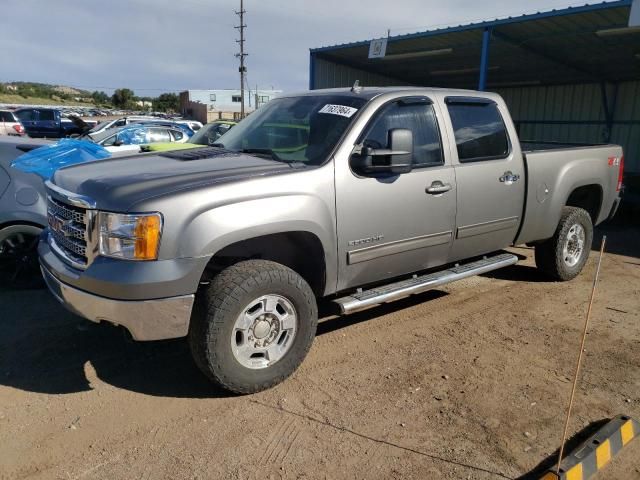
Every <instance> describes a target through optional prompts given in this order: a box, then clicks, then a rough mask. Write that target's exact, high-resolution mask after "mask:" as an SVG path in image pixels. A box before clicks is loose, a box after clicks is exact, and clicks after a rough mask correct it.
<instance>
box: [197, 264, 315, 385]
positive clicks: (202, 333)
mask: <svg viewBox="0 0 640 480" xmlns="http://www.w3.org/2000/svg"><path fill="white" fill-rule="evenodd" d="M317 322H318V312H317V306H316V301H315V296H314V294H313V292H312V291H311V288H310V287H309V285H308V284H307V282H306V281H305V280H304V279H303V278H302V277H300V275H298V274H297V273H296V272H294V271H293V270H291V269H290V268H287V267H285V266H283V265H280V264H278V263H275V262H271V261H266V260H249V261H244V262H240V263H237V264H235V265H233V266H231V267H229V268H227V269H225V270H223V271H222V272H221V273H220V274H218V275H217V276H216V277H215V278H214V279H213V280H212V282H211V284H210V285H208V286H207V287H205V288H204V289H203V290H202V291H201V292H199V293H198V296H197V298H196V305H195V308H194V312H193V315H192V318H191V327H190V330H189V343H190V345H191V352H192V354H193V357H194V360H195V362H196V364H197V365H198V366H199V367H200V369H201V370H202V371H203V372H204V373H205V374H206V375H207V376H208V377H209V378H210V379H211V380H213V381H214V382H215V383H216V384H218V385H220V386H222V387H223V388H225V389H227V390H230V391H232V392H236V393H254V392H258V391H261V390H265V389H267V388H270V387H272V386H274V385H276V384H278V383H280V382H282V381H283V380H284V379H285V378H287V377H288V376H289V375H291V374H292V373H293V372H294V371H295V370H296V369H297V368H298V366H299V365H300V364H301V363H302V361H303V360H304V358H305V357H306V355H307V352H308V351H309V348H310V347H311V343H312V342H313V338H314V336H315V332H316V326H317Z"/></svg>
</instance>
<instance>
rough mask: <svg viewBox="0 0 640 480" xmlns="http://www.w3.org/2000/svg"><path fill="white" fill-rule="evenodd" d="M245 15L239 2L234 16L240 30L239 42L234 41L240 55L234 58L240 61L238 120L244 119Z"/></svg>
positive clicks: (241, 1) (242, 3) (241, 0)
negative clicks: (238, 20)
mask: <svg viewBox="0 0 640 480" xmlns="http://www.w3.org/2000/svg"><path fill="white" fill-rule="evenodd" d="M245 13H247V11H246V10H245V9H244V0H240V11H239V12H236V15H238V16H239V17H240V25H238V26H237V27H235V28H237V29H238V30H240V40H236V42H237V43H239V44H240V53H236V57H237V58H239V59H240V68H239V69H238V71H239V72H240V118H244V83H245V82H244V76H245V75H246V73H247V67H245V66H244V57H246V56H247V55H248V53H244V29H245V28H246V27H247V26H246V25H245V23H244V14H245Z"/></svg>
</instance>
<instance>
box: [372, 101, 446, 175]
mask: <svg viewBox="0 0 640 480" xmlns="http://www.w3.org/2000/svg"><path fill="white" fill-rule="evenodd" d="M394 128H406V129H409V130H411V131H412V132H413V166H414V168H420V167H431V166H435V165H442V164H443V163H444V157H443V154H442V144H441V141H440V132H439V130H438V122H437V120H436V116H435V112H434V110H433V105H431V104H427V103H418V104H414V103H412V104H403V103H402V101H399V102H393V103H390V104H389V105H387V106H386V107H383V109H382V110H381V111H380V112H379V113H378V114H377V116H376V117H375V118H374V120H373V123H371V124H370V126H369V128H368V129H367V131H366V132H367V133H366V134H365V135H364V139H365V140H364V146H367V147H372V148H387V147H388V145H387V138H388V132H389V130H391V129H394Z"/></svg>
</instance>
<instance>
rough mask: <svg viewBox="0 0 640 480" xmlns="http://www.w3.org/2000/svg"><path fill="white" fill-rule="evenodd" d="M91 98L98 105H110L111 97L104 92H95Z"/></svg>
mask: <svg viewBox="0 0 640 480" xmlns="http://www.w3.org/2000/svg"><path fill="white" fill-rule="evenodd" d="M91 98H93V101H94V102H95V104H96V105H104V104H105V103H109V95H107V94H106V93H104V92H98V91H95V92H93V93H92V94H91Z"/></svg>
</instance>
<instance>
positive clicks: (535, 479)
mask: <svg viewBox="0 0 640 480" xmlns="http://www.w3.org/2000/svg"><path fill="white" fill-rule="evenodd" d="M609 420H610V419H608V418H605V419H603V420H598V421H597V422H592V423H590V424H589V425H587V426H586V427H585V428H583V429H582V430H580V431H579V432H578V433H576V434H575V435H574V436H572V437H571V438H569V439H568V440H567V443H566V445H565V447H564V453H563V455H562V458H566V457H567V456H568V455H570V454H571V452H573V451H574V450H575V449H576V448H578V446H579V445H580V444H581V443H582V442H584V441H585V440H586V439H587V438H589V437H590V436H591V435H593V434H594V433H596V432H597V431H598V430H600V429H601V428H602V427H604V426H605V425H606V424H607V423H608V422H609ZM559 454H560V445H558V448H557V449H556V450H555V451H554V452H553V453H552V454H551V455H549V456H548V457H547V458H545V459H544V460H542V461H541V462H540V463H539V464H538V465H536V467H535V468H534V469H533V470H531V471H530V472H528V473H526V474H525V475H523V476H521V477H518V479H517V480H540V478H542V475H543V474H544V473H545V472H547V471H548V470H549V469H550V468H554V467H556V466H557V464H558V455H559Z"/></svg>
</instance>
